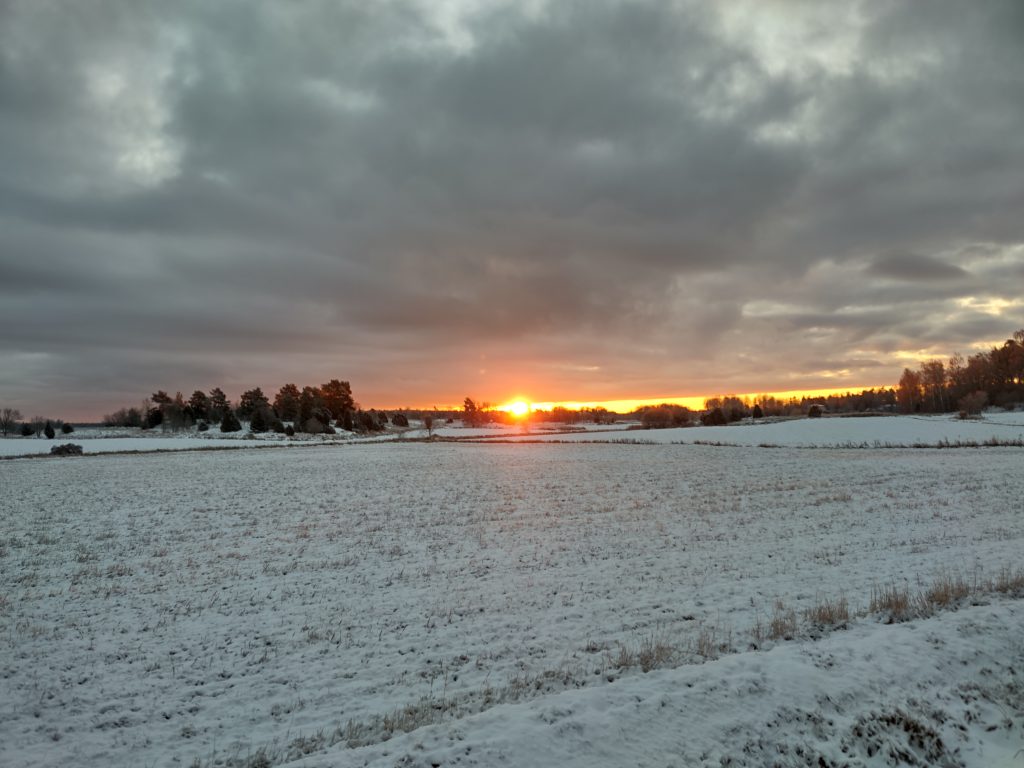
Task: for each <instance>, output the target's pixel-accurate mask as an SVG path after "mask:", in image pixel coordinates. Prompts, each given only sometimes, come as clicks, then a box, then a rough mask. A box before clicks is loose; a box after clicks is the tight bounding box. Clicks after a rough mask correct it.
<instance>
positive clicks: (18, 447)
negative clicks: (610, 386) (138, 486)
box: [0, 422, 634, 457]
mask: <svg viewBox="0 0 1024 768" xmlns="http://www.w3.org/2000/svg"><path fill="white" fill-rule="evenodd" d="M633 423H634V422H623V423H619V424H610V425H609V424H606V425H597V424H581V425H574V426H571V427H567V426H564V425H561V424H545V425H535V426H533V427H531V428H530V430H529V432H528V433H526V434H529V435H532V436H538V435H550V434H565V433H566V432H573V433H576V432H579V433H584V432H588V431H592V430H597V431H599V432H600V434H601V435H602V436H603V435H605V434H607V433H609V432H611V431H616V430H623V429H626V428H627V427H629V426H630V425H632V424H633ZM433 434H434V435H435V436H436V437H439V438H448V439H476V438H485V437H510V436H511V437H514V436H517V435H523V434H524V430H523V428H522V427H519V426H502V425H500V424H493V425H488V426H486V427H475V428H474V427H463V426H462V425H461V424H459V423H455V424H443V425H441V426H439V427H438V428H436V429H434V430H433ZM426 437H427V431H426V430H425V429H421V428H418V425H414V426H413V427H412V428H410V429H396V428H390V429H389V430H388V431H387V432H384V433H381V434H377V435H373V436H371V437H361V436H357V435H355V434H353V433H351V432H343V431H340V430H339V431H338V432H337V434H334V435H306V434H301V433H300V434H297V435H294V436H293V437H286V436H285V435H281V434H276V433H274V432H263V433H260V434H253V433H251V432H249V430H248V425H245V428H244V429H243V430H241V431H239V432H229V433H223V432H220V431H219V430H217V428H216V427H215V428H213V429H212V430H210V431H209V432H196V431H194V430H193V431H188V432H178V433H173V432H163V431H161V430H159V429H154V430H152V431H148V432H143V431H141V430H139V429H123V428H110V427H79V428H78V429H76V430H75V431H74V432H73V433H72V434H70V435H57V436H56V437H55V438H54V439H52V440H49V439H46V438H45V437H34V436H33V437H21V436H10V437H6V438H0V457H2V456H32V455H37V454H48V453H49V452H50V449H51V448H52V447H53V446H55V445H63V444H64V443H75V444H76V445H81V446H82V450H83V452H85V453H125V452H131V453H137V452H143V451H186V450H196V449H200V448H203V449H210V448H264V447H267V446H268V445H277V446H281V445H289V446H309V445H323V444H328V445H330V444H336V443H346V442H349V441H351V440H363V441H367V442H368V441H381V440H396V439H399V438H413V439H423V438H426ZM599 439H603V438H599Z"/></svg>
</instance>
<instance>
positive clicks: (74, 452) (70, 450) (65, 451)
mask: <svg viewBox="0 0 1024 768" xmlns="http://www.w3.org/2000/svg"><path fill="white" fill-rule="evenodd" d="M50 454H51V455H53V456H81V455H82V446H80V445H75V444H74V443H65V444H64V445H55V446H53V447H52V448H51V449H50Z"/></svg>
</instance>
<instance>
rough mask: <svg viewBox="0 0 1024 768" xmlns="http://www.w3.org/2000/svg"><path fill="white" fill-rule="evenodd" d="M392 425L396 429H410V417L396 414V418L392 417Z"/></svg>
mask: <svg viewBox="0 0 1024 768" xmlns="http://www.w3.org/2000/svg"><path fill="white" fill-rule="evenodd" d="M391 423H392V424H394V425H395V426H396V427H408V426H409V417H408V416H406V415H405V414H404V413H396V414H395V415H394V416H392V417H391Z"/></svg>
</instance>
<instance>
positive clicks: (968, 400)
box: [957, 390, 988, 416]
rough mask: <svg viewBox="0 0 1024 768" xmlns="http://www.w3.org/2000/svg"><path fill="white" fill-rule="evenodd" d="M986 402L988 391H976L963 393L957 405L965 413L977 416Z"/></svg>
mask: <svg viewBox="0 0 1024 768" xmlns="http://www.w3.org/2000/svg"><path fill="white" fill-rule="evenodd" d="M987 404H988V393H986V392H982V391H980V390H979V391H977V392H972V393H971V394H969V395H964V396H963V397H961V398H960V402H959V403H957V405H958V406H959V407H960V411H961V412H962V413H965V414H966V415H967V416H977V415H979V414H980V413H981V412H982V411H983V410H984V409H985V406H986V405H987Z"/></svg>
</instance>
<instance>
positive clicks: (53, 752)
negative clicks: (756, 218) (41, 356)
mask: <svg viewBox="0 0 1024 768" xmlns="http://www.w3.org/2000/svg"><path fill="white" fill-rule="evenodd" d="M835 421H836V422H837V423H838V420H835ZM822 423H828V420H823V421H822ZM645 434H651V433H645ZM1022 467H1024V451H1022V450H1021V449H1019V448H986V449H984V450H972V449H949V450H941V451H936V450H931V451H921V450H897V449H874V450H841V449H840V450H837V449H828V450H807V449H787V448H781V449H776V450H762V449H742V448H739V449H737V448H731V447H716V446H704V445H696V446H694V445H620V444H597V445H590V444H579V445H543V444H528V445H517V444H476V443H470V444H464V443H433V444H431V443H370V444H353V443H348V444H342V445H338V446H331V447H320V448H318V447H310V448H307V449H304V450H287V449H272V448H271V449H267V450H259V451H228V452H212V453H210V452H178V453H161V454H150V455H145V454H143V455H130V456H123V455H115V456H105V457H93V458H91V459H86V460H83V459H75V458H69V459H47V460H41V461H37V460H28V459H26V460H17V459H15V460H10V461H5V462H3V463H0V480H2V484H0V486H2V492H3V505H4V514H3V529H2V535H0V627H2V629H3V632H2V633H0V677H2V683H0V765H4V766H8V765H10V766H58V765H76V766H106V765H147V766H149V765H152V766H165V765H166V766H175V765H186V766H187V765H193V764H198V765H201V766H206V765H253V766H255V765H260V764H262V760H263V759H264V758H266V760H267V762H268V763H269V764H273V765H277V764H288V763H291V762H295V761H299V764H302V765H306V766H320V765H367V764H369V765H381V766H391V765H403V766H429V765H435V764H441V765H453V764H462V765H479V766H489V765H499V764H500V765H522V766H527V765H568V764H573V765H608V766H612V765H680V766H684V765H698V764H702V763H711V764H715V765H718V764H719V761H720V760H721V759H723V758H729V759H731V760H732V761H733V762H732V763H731V764H733V765H766V764H780V765H805V764H812V765H817V764H818V763H817V762H814V760H816V759H817V757H818V756H822V757H823V758H824V759H825V762H824V763H823V764H826V765H832V764H842V763H844V762H848V763H850V764H852V765H859V764H871V765H874V764H889V763H888V762H886V761H885V759H883V758H882V757H879V755H883V756H884V754H888V753H887V752H886V750H888V751H889V752H891V753H892V754H896V753H897V752H898V751H899V750H900V749H909V750H911V752H912V753H913V754H914V755H918V758H915V759H918V763H917V764H921V765H960V764H966V765H971V766H989V765H996V764H997V762H996V759H997V758H998V759H1003V760H1012V759H1013V756H1014V755H1015V754H1016V750H1017V749H1020V748H1021V747H1024V731H1022V725H1024V719H1022V716H1021V711H1022V703H1024V700H1022V697H1024V689H1022V687H1021V684H1020V683H1019V675H1020V669H1021V668H1022V665H1024V640H1022V639H1021V638H1022V637H1024V612H1022V611H1021V608H1020V603H1019V601H1016V600H1014V599H1012V598H1009V597H1005V596H998V595H997V596H992V597H982V598H979V599H976V600H975V602H980V603H982V605H976V606H974V607H968V606H963V607H961V608H960V610H959V611H957V612H949V613H940V614H938V615H936V616H933V617H932V618H927V619H918V620H915V621H912V622H910V623H907V624H898V625H892V626H888V625H885V624H884V623H882V620H881V618H880V617H879V616H878V615H872V616H866V617H860V618H855V619H854V620H853V622H852V624H851V625H850V628H849V629H848V630H837V631H835V632H831V633H828V632H826V633H825V635H826V636H825V637H824V638H821V639H812V635H820V634H821V632H820V631H818V632H815V631H814V630H813V629H812V628H811V627H810V625H809V624H807V622H806V621H805V620H803V619H800V618H799V617H800V616H801V615H802V613H801V612H802V611H803V610H805V609H808V608H811V607H813V606H815V605H818V604H820V603H821V601H822V600H823V599H826V598H828V599H836V598H839V597H841V596H843V597H845V598H846V599H847V600H848V602H849V604H850V609H851V611H852V612H854V613H856V612H857V611H861V610H865V609H866V608H867V607H868V602H869V599H870V597H871V593H872V589H873V588H877V587H884V586H894V585H895V586H898V587H902V586H906V587H909V588H910V589H912V590H916V589H918V588H920V587H921V586H924V585H927V584H929V583H931V581H932V580H933V579H934V578H935V577H936V576H938V575H942V574H949V573H956V574H961V575H964V576H965V577H967V578H969V579H972V580H973V579H984V578H987V577H991V576H993V575H996V574H998V573H999V572H1000V571H1001V570H1003V569H1006V568H1011V569H1016V568H1019V567H1020V566H1021V553H1022V551H1024V547H1022V544H1024V524H1022V513H1024V502H1022V499H1024V472H1021V469H1022ZM787 617H792V618H795V619H796V624H797V626H796V629H795V637H796V639H794V640H788V641H787V640H783V639H781V637H782V636H787V635H788V634H793V633H792V632H790V633H783V635H780V637H779V638H776V639H774V640H773V639H772V638H771V634H772V633H771V631H769V628H770V627H772V626H774V622H775V621H780V620H781V621H785V620H786V619H787ZM754 646H756V647H757V648H758V650H756V651H755V650H753V648H754ZM715 657H720V658H717V659H716V658H715ZM698 662H703V663H700V664H699V665H697V663H698ZM644 668H648V670H649V671H647V672H644V671H643V669H644ZM989 728H992V730H987V729H989ZM404 729H411V732H409V733H401V731H402V730H404ZM922 734H923V735H922ZM915 739H917V740H916V741H915ZM936 739H937V740H938V741H937V742H936ZM918 742H921V744H923V746H921V745H920V744H918ZM797 749H799V752H797V751H796V750H797ZM915 750H916V751H915ZM955 750H956V751H955ZM871 754H874V755H875V757H873V758H870V759H869V755H871ZM808 756H811V757H808ZM812 758H813V759H812ZM890 762H891V761H890ZM1004 764H1006V765H1011V764H1015V763H1012V762H1006V763H1004Z"/></svg>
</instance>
